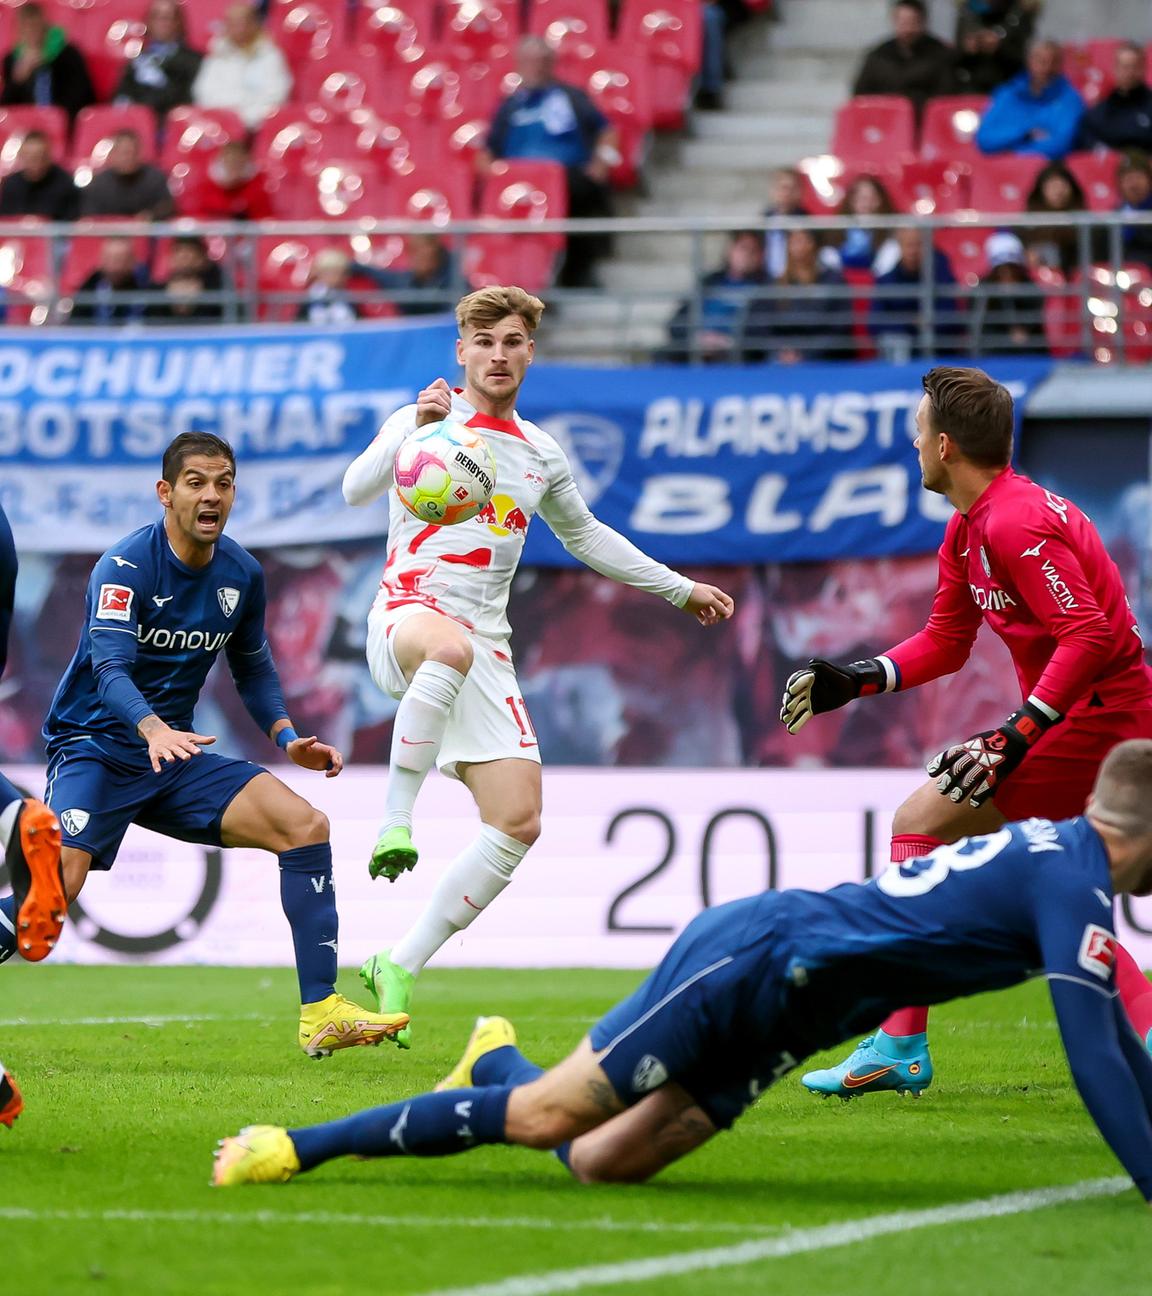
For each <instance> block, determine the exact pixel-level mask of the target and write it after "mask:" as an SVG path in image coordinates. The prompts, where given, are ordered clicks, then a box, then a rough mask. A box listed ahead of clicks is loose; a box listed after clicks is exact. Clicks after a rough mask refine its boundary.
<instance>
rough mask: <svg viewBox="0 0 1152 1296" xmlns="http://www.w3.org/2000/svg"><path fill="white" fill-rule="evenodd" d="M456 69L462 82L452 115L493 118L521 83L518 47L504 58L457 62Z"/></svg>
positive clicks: (457, 92)
mask: <svg viewBox="0 0 1152 1296" xmlns="http://www.w3.org/2000/svg"><path fill="white" fill-rule="evenodd" d="M453 70H454V71H455V72H456V75H457V76H458V77H459V78H460V84H459V87H458V89H457V91H456V99H455V103H454V105H453V107H452V112H451V116H452V117H483V118H484V119H485V120H489V119H491V117H492V115H493V114H494V113H495V111H496V109H497V108H498V107H499V106H500V104H501V102H502V101H503V100H504V99H506V98H507V97H508V96H509V95H510V94H512V93H513V91H515V90H516V88H517V87H518V86H519V85H520V74H519V73H518V72H517V71H516V53H515V51H514V50H513V51H510V52H509V53H507V54H505V55H502V56H501V57H500V58H492V59H489V60H488V62H486V63H457V64H455V65H454V69H453ZM581 84H582V83H581Z"/></svg>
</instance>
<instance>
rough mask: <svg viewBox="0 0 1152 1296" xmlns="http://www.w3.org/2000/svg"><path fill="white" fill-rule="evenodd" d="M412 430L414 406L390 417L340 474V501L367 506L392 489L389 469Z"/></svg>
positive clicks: (414, 420) (409, 406)
mask: <svg viewBox="0 0 1152 1296" xmlns="http://www.w3.org/2000/svg"><path fill="white" fill-rule="evenodd" d="M415 430H416V406H415V405H405V406H404V408H403V409H398V410H397V411H396V413H395V414H393V415H391V416H390V417H389V418H388V419H387V421H386V422H385V423H384V425H383V427H381V429H380V431H379V432H377V434H376V437H375V439H374V440H373V442H372V444H371V445H370V446H369V447H368V449H367V450H365V451H364V453H363V454H361V455H359V456H357V458H355V459H353V460H352V462H351V463H350V464H349V465H348V468H347V471H346V472H345V473H344V482H343V491H344V499H345V501H346V502H347V503H349V504H356V505H359V504H371V503H372V502H373V501H374V500H378V499H379V498H380V496H381V495H386V494H387V493H388V492H389V491H390V490H391V489H392V466H393V464H394V463H395V462H396V452H397V450H399V449H400V443H401V442H402V441H403V440H404V438H405V437H406V436H409V435H410V434H411V433H413V432H414V431H415Z"/></svg>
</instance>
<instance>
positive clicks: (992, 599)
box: [968, 584, 1016, 612]
mask: <svg viewBox="0 0 1152 1296" xmlns="http://www.w3.org/2000/svg"><path fill="white" fill-rule="evenodd" d="M968 588H969V589H970V590H971V591H972V597H973V598H974V599H975V600H976V606H977V607H978V608H979V609H980V611H981V612H1003V611H1004V609H1005V608H1010V607H1015V606H1016V600H1015V599H1014V598H1013V597H1012V595H1011V594H1009V593H1008V591H1007V590H1002V589H984V588H982V587H981V586H980V585H971V584H970V585H969V586H968Z"/></svg>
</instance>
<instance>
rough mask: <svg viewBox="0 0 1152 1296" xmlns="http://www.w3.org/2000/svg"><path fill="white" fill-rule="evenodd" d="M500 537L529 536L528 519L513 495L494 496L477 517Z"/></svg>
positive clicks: (477, 519)
mask: <svg viewBox="0 0 1152 1296" xmlns="http://www.w3.org/2000/svg"><path fill="white" fill-rule="evenodd" d="M476 521H477V522H483V523H485V524H486V525H487V527H488V529H489V530H490V531H491V532H493V534H495V535H498V536H508V535H519V536H522V535H527V533H528V517H527V515H526V514H525V512H524V510H523V509H522V508H521V507H520V506H519V504H517V503H516V501H515V500H514V499H513V498H512V496H511V495H493V496H492V498H491V499H490V500H489V501H488V503H487V504H485V505H484V507H483V508H482V509H481V510H480V512H479V513H477V515H476Z"/></svg>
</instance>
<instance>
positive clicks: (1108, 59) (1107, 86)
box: [1064, 39, 1124, 108]
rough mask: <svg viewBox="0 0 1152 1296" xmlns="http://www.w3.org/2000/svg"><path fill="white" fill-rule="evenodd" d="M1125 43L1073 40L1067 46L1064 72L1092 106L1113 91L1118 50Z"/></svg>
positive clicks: (1089, 105) (1082, 97)
mask: <svg viewBox="0 0 1152 1296" xmlns="http://www.w3.org/2000/svg"><path fill="white" fill-rule="evenodd" d="M1123 43H1124V42H1123V41H1121V40H1116V39H1108V40H1090V41H1069V42H1068V43H1066V44H1065V46H1064V75H1065V76H1066V77H1067V78H1068V80H1069V81H1071V82H1072V85H1073V86H1074V87H1075V88H1076V90H1077V91H1078V92H1079V94H1080V97H1081V99H1083V100H1084V102H1085V104H1086V105H1087V106H1088V107H1089V108H1091V107H1092V106H1093V105H1094V104H1098V103H1099V102H1100V100H1101V99H1103V98H1105V97H1106V96H1107V95H1109V94H1111V92H1112V88H1113V84H1114V83H1113V80H1112V72H1113V67H1114V64H1115V59H1116V51H1117V50H1118V49H1119V48H1120V46H1121V45H1122V44H1123Z"/></svg>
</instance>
